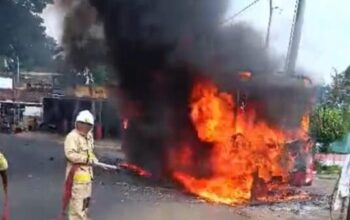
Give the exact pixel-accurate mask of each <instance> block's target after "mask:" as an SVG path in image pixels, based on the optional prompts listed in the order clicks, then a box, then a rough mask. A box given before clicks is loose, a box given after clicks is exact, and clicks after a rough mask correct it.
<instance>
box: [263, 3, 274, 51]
mask: <svg viewBox="0 0 350 220" xmlns="http://www.w3.org/2000/svg"><path fill="white" fill-rule="evenodd" d="M272 1H273V0H270V1H269V2H270V4H269V5H270V11H269V12H270V14H269V24H268V26H267V33H266V41H265V47H266V48H269V45H270V32H271V23H272V16H273V2H272Z"/></svg>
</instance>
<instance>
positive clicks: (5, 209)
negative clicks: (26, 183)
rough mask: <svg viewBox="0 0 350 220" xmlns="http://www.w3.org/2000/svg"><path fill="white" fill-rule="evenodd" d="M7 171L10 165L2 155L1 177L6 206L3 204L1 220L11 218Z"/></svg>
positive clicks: (0, 160)
mask: <svg viewBox="0 0 350 220" xmlns="http://www.w3.org/2000/svg"><path fill="white" fill-rule="evenodd" d="M7 169H8V163H7V160H6V157H5V156H4V155H3V154H2V153H0V175H1V179H2V187H3V191H4V199H3V200H4V204H3V212H2V216H1V219H3V220H7V219H8V218H9V209H8V193H7V184H8V183H7Z"/></svg>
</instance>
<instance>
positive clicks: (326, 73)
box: [43, 0, 350, 83]
mask: <svg viewBox="0 0 350 220" xmlns="http://www.w3.org/2000/svg"><path fill="white" fill-rule="evenodd" d="M230 1H231V4H230V6H229V8H228V9H227V14H226V15H225V16H226V17H229V16H230V15H233V14H235V13H237V12H238V11H240V10H241V9H242V8H244V7H245V6H247V5H248V4H250V3H251V2H253V0H235V1H233V0H230ZM305 1H306V9H305V16H304V26H303V30H302V31H303V32H302V38H301V44H300V48H299V56H298V60H297V68H298V69H303V72H305V73H306V74H308V75H309V76H311V77H312V78H313V79H314V81H316V82H319V83H323V82H326V83H329V82H330V79H331V74H332V73H333V68H335V69H337V70H338V71H343V70H345V69H346V68H347V66H348V65H350V59H349V58H348V57H347V56H348V53H349V52H350V40H349V36H350V14H349V13H348V9H349V8H350V1H349V0H305ZM273 4H274V7H277V9H275V10H274V15H273V20H272V26H271V37H270V47H271V50H272V51H273V52H274V53H275V54H277V55H278V57H280V58H281V59H282V60H284V58H285V57H286V55H287V50H288V43H289V35H290V32H291V25H292V21H293V17H294V9H295V4H296V0H273ZM43 17H44V20H45V26H46V28H47V34H48V35H50V36H53V37H54V38H55V39H56V40H59V39H60V38H61V35H62V22H63V17H64V15H63V14H62V11H56V10H55V8H54V7H52V6H48V7H47V8H46V10H45V11H44V13H43ZM268 18H269V0H260V1H259V2H258V3H256V4H255V5H254V6H252V7H251V8H249V9H248V10H246V11H245V12H244V13H242V14H241V15H239V16H238V17H236V18H235V19H234V20H233V21H232V22H234V23H235V22H242V21H243V22H246V23H248V24H249V25H252V26H253V27H254V28H255V29H257V30H259V31H260V33H261V34H263V36H265V34H266V30H267V24H268ZM283 66H284V65H283V64H281V67H280V70H283Z"/></svg>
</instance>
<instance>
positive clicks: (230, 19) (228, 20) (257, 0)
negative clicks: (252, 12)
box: [221, 0, 260, 24]
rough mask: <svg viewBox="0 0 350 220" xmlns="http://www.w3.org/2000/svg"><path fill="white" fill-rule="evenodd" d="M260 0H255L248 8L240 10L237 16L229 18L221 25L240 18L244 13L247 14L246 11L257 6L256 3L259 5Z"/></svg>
mask: <svg viewBox="0 0 350 220" xmlns="http://www.w3.org/2000/svg"><path fill="white" fill-rule="evenodd" d="M259 1H260V0H255V1H253V2H252V3H250V4H249V5H247V6H246V7H244V8H243V9H242V10H240V11H239V12H237V13H236V14H234V15H232V16H231V17H229V18H227V19H226V20H224V21H223V22H222V23H221V24H226V23H228V22H230V21H232V20H233V19H235V18H236V17H237V16H239V15H240V14H242V13H243V12H245V11H246V10H248V9H249V8H250V7H252V6H253V5H255V4H256V3H258V2H259Z"/></svg>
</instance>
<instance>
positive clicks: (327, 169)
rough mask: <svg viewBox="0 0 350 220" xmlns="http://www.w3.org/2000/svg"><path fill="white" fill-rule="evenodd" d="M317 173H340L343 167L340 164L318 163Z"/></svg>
mask: <svg viewBox="0 0 350 220" xmlns="http://www.w3.org/2000/svg"><path fill="white" fill-rule="evenodd" d="M316 170H317V174H327V175H331V174H339V173H340V172H341V167H340V166H338V165H331V166H326V165H322V164H320V163H316Z"/></svg>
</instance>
